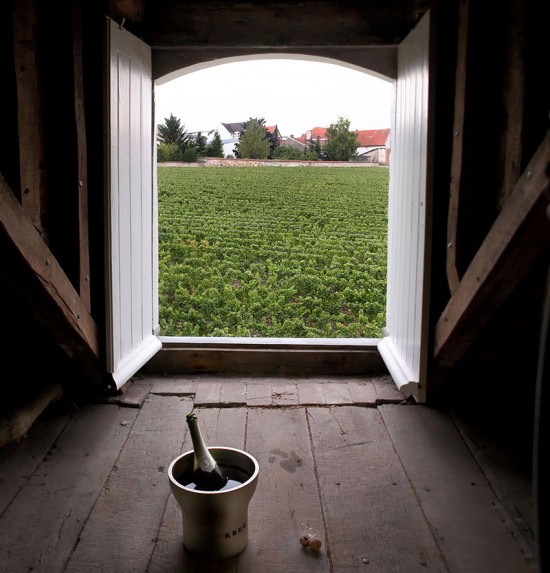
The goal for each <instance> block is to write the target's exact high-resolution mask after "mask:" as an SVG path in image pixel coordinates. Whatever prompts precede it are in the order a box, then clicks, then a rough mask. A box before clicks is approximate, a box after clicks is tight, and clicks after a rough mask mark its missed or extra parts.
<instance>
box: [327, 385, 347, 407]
mask: <svg viewBox="0 0 550 573" xmlns="http://www.w3.org/2000/svg"><path fill="white" fill-rule="evenodd" d="M323 392H324V393H325V402H326V403H327V404H351V403H352V402H353V400H352V398H351V394H350V392H349V389H348V385H347V384H343V383H340V382H330V383H329V384H325V385H324V386H323Z"/></svg>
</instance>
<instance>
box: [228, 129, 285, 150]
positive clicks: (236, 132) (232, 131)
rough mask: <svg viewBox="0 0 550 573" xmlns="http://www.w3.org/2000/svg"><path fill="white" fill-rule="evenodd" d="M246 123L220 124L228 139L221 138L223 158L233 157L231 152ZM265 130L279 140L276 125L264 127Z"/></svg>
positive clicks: (279, 135) (279, 136)
mask: <svg viewBox="0 0 550 573" xmlns="http://www.w3.org/2000/svg"><path fill="white" fill-rule="evenodd" d="M245 123H246V122H244V121H241V122H233V123H222V126H223V127H224V128H225V130H226V131H227V132H228V133H229V136H230V137H229V138H228V139H223V138H222V143H223V148H224V155H225V157H227V156H228V155H229V156H233V150H234V149H235V144H237V143H239V138H240V135H241V133H242V132H243V130H244V125H245ZM265 129H266V130H267V131H268V132H269V133H271V134H272V135H273V136H274V137H276V138H277V139H278V140H280V139H281V134H280V132H279V128H278V127H277V126H276V125H269V126H267V125H266V126H265Z"/></svg>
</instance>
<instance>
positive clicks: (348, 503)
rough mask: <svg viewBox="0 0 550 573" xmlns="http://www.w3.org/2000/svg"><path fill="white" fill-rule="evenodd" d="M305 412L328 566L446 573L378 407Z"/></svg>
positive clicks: (345, 569) (400, 572) (399, 572)
mask: <svg viewBox="0 0 550 573" xmlns="http://www.w3.org/2000/svg"><path fill="white" fill-rule="evenodd" d="M309 412H310V413H311V416H310V417H309V420H310V422H309V423H310V428H311V436H312V441H313V449H314V452H315V460H316V464H317V475H318V479H319V487H320V491H321V498H322V500H323V506H324V516H325V522H326V536H327V539H326V546H327V551H330V556H331V561H332V564H333V566H334V569H331V570H334V571H341V572H346V573H348V572H351V571H366V570H367V569H368V571H377V572H380V573H382V572H383V573H392V572H393V573H403V571H410V572H421V571H422V572H423V571H428V570H429V571H434V572H435V571H437V572H441V573H448V571H449V569H448V567H447V565H446V563H445V561H444V559H443V557H442V556H441V553H440V551H439V549H438V546H437V543H436V540H435V539H434V537H433V534H432V532H431V529H430V525H429V523H427V521H426V520H425V518H424V516H423V513H422V510H421V508H420V507H419V505H418V503H417V502H416V498H415V491H414V490H413V489H412V488H411V486H410V484H409V480H408V477H407V475H406V474H405V472H404V471H403V468H402V466H401V463H400V461H399V458H398V457H397V455H396V453H395V449H394V445H393V443H392V441H391V440H390V438H389V436H388V433H387V431H386V429H385V427H384V424H383V422H382V417H381V415H380V413H379V412H378V410H377V409H375V408H360V407H356V406H341V407H333V408H311V409H310V410H309ZM412 453H413V454H414V451H413V452H412ZM366 565H368V567H366ZM471 571H474V569H472V570H471ZM478 571H480V570H479V569H478Z"/></svg>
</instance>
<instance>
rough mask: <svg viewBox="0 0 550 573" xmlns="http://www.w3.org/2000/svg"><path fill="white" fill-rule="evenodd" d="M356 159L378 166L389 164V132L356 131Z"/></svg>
mask: <svg viewBox="0 0 550 573" xmlns="http://www.w3.org/2000/svg"><path fill="white" fill-rule="evenodd" d="M356 133H357V142H358V143H359V147H358V148H357V158H358V159H359V161H365V162H367V163H378V164H379V165H389V164H390V153H389V152H390V130H389V128H388V129H363V130H356Z"/></svg>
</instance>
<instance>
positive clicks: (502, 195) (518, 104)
mask: <svg viewBox="0 0 550 573" xmlns="http://www.w3.org/2000/svg"><path fill="white" fill-rule="evenodd" d="M509 10H510V17H509V18H508V20H507V21H508V23H509V29H508V37H507V40H506V47H507V54H506V67H505V74H506V78H505V80H506V82H505V90H504V95H505V105H506V119H507V125H506V137H505V153H504V161H503V171H504V180H503V184H502V187H501V189H500V190H499V197H498V198H499V204H500V207H502V206H503V205H504V204H505V202H506V200H507V199H508V197H509V196H510V194H511V193H512V192H513V190H514V187H515V185H516V183H517V181H518V179H519V177H520V175H521V153H522V135H523V132H524V128H523V117H524V114H525V69H526V62H525V10H526V8H525V6H524V4H523V2H512V3H511V4H510V6H509Z"/></svg>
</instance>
